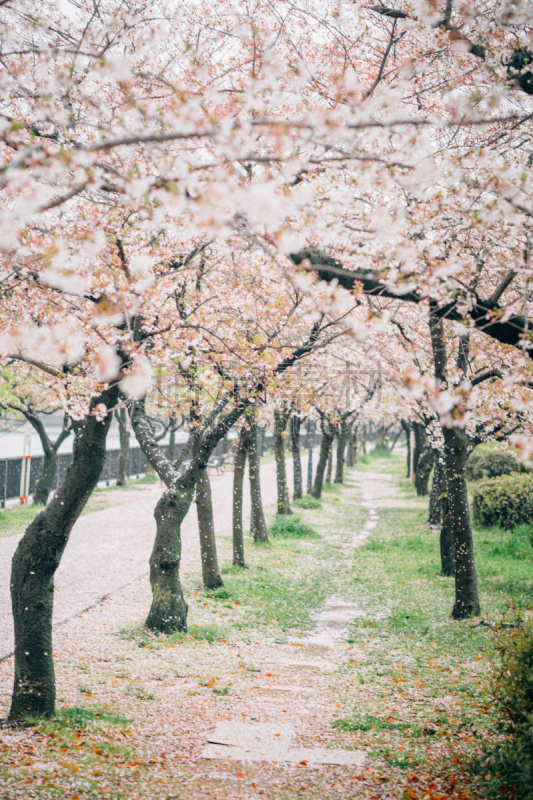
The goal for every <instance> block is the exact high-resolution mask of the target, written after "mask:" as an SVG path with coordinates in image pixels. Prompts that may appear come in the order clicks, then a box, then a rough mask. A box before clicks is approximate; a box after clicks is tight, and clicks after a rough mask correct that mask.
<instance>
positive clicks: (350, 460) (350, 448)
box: [346, 423, 355, 467]
mask: <svg viewBox="0 0 533 800" xmlns="http://www.w3.org/2000/svg"><path fill="white" fill-rule="evenodd" d="M354 431H355V425H354V424H353V423H352V425H350V433H349V435H348V444H347V448H346V466H347V467H353V466H354V464H355V450H354Z"/></svg>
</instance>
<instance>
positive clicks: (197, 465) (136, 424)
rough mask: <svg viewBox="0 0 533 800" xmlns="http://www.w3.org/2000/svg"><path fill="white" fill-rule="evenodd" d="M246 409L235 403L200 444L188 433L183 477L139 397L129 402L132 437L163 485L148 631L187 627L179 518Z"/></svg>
mask: <svg viewBox="0 0 533 800" xmlns="http://www.w3.org/2000/svg"><path fill="white" fill-rule="evenodd" d="M245 408H246V406H245V405H239V406H235V408H234V409H233V410H232V411H231V412H230V413H229V414H227V415H226V416H225V417H224V419H223V420H222V421H220V422H219V423H218V424H217V425H216V426H215V428H214V429H213V430H212V431H210V432H209V433H204V434H203V436H202V438H201V440H200V441H199V442H198V441H197V440H195V436H196V434H194V433H193V434H191V438H190V439H189V442H188V444H187V445H186V447H185V448H184V449H183V450H182V451H181V453H180V459H183V460H184V459H185V458H186V457H187V454H188V453H189V452H191V448H192V449H193V451H194V456H193V458H192V460H191V463H190V465H189V466H188V467H187V469H186V470H185V471H184V473H183V475H180V473H179V468H180V466H181V465H180V463H179V459H178V463H177V464H176V465H174V464H173V463H172V462H171V461H170V460H169V459H168V457H167V456H166V455H165V453H164V452H163V450H162V449H161V447H160V446H159V445H158V444H157V441H156V439H155V437H154V435H153V432H152V429H151V427H150V424H149V422H148V419H147V417H146V413H145V411H144V402H143V401H138V402H136V403H135V404H134V406H133V411H132V417H131V424H132V427H133V430H134V433H135V436H136V438H137V441H138V442H139V445H140V446H141V448H142V450H143V452H144V454H145V456H146V458H147V459H148V461H149V462H150V463H151V465H152V467H153V469H154V470H155V471H156V472H157V474H158V475H159V477H160V478H161V480H162V481H163V483H164V484H165V485H166V486H167V487H168V491H167V492H165V494H164V495H163V497H162V498H161V501H160V503H158V505H157V506H156V511H155V514H154V515H155V518H156V522H157V533H156V538H155V542H154V549H153V551H152V557H151V559H150V566H151V569H150V581H151V584H152V608H151V609H150V614H149V616H148V619H147V621H146V624H147V625H148V626H149V627H151V628H152V629H153V630H156V631H161V632H163V633H169V632H171V631H179V630H187V608H186V605H185V604H184V601H183V593H182V590H181V586H180V580H179V565H180V556H181V522H182V520H183V518H184V517H185V515H186V513H187V511H188V510H189V508H190V505H191V503H192V497H193V493H194V487H195V485H196V481H197V479H198V475H199V474H200V472H201V471H202V470H203V469H205V468H206V466H207V462H208V461H209V456H210V455H211V453H212V452H213V450H214V449H215V447H216V445H217V443H218V442H219V441H220V439H222V438H223V436H225V435H226V433H227V431H228V429H229V428H231V426H232V425H234V424H235V423H236V422H237V421H238V419H239V417H240V416H241V414H242V413H243V411H244V410H245ZM163 498H165V499H163ZM152 564H153V567H152Z"/></svg>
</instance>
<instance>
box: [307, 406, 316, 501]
mask: <svg viewBox="0 0 533 800" xmlns="http://www.w3.org/2000/svg"><path fill="white" fill-rule="evenodd" d="M314 444H315V421H314V420H313V419H310V420H308V422H307V494H311V491H312V489H313V447H314Z"/></svg>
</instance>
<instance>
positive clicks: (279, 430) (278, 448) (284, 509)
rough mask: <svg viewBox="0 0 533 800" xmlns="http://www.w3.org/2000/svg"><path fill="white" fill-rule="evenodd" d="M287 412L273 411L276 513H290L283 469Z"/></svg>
mask: <svg viewBox="0 0 533 800" xmlns="http://www.w3.org/2000/svg"><path fill="white" fill-rule="evenodd" d="M287 418H288V414H286V413H283V412H281V411H275V412H274V452H275V454H276V486H277V491H278V502H277V513H278V514H291V513H292V512H291V505H290V501H289V492H288V490H287V472H286V469H285V448H284V442H285V440H284V436H283V434H284V433H285V429H286V427H287Z"/></svg>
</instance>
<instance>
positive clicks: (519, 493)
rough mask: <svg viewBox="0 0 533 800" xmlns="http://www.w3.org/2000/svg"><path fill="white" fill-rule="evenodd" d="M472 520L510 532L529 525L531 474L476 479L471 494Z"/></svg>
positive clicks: (532, 508)
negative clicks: (525, 524)
mask: <svg viewBox="0 0 533 800" xmlns="http://www.w3.org/2000/svg"><path fill="white" fill-rule="evenodd" d="M472 509H473V514H474V520H475V521H476V522H477V523H479V524H481V525H497V526H498V527H500V528H503V530H506V531H510V530H512V529H513V528H515V527H516V526H517V525H521V524H522V523H527V524H533V476H531V475H504V476H502V477H501V478H484V479H483V480H480V481H478V483H477V484H476V486H475V488H474V490H473V493H472Z"/></svg>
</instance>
